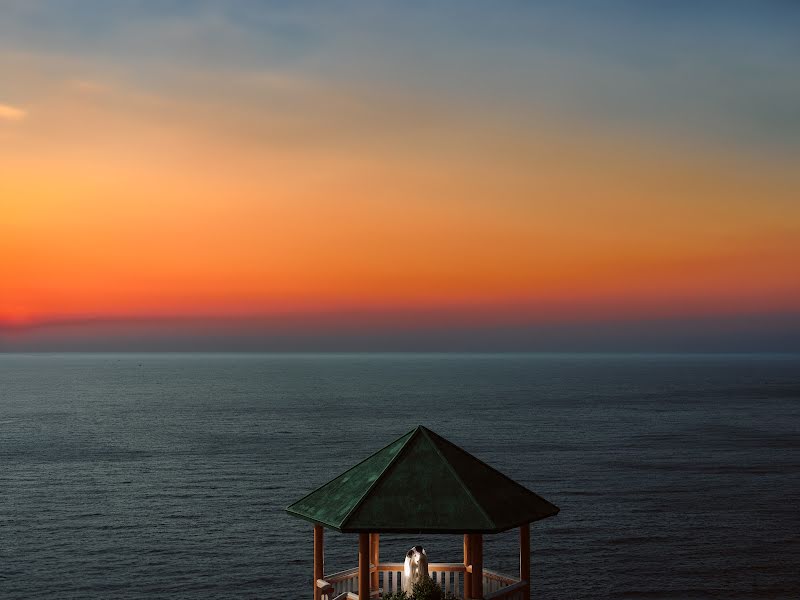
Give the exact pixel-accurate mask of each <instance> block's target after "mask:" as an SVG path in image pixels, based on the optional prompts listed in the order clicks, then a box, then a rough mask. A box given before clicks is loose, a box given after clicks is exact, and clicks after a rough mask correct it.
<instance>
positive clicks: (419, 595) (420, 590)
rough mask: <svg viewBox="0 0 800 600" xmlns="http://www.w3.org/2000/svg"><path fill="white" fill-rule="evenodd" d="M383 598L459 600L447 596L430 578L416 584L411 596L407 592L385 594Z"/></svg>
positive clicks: (388, 599)
mask: <svg viewBox="0 0 800 600" xmlns="http://www.w3.org/2000/svg"><path fill="white" fill-rule="evenodd" d="M381 598H382V599H383V600H457V598H456V597H455V596H453V595H452V594H450V593H447V594H446V595H445V593H444V592H443V591H442V588H440V587H439V586H438V585H436V582H434V581H433V579H431V578H430V577H426V578H424V579H422V580H420V581H418V582H417V583H415V584H414V587H413V589H412V590H411V596H409V595H408V594H406V593H405V592H395V593H393V594H384V595H383V596H381Z"/></svg>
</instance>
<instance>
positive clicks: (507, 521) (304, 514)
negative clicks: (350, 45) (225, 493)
mask: <svg viewBox="0 0 800 600" xmlns="http://www.w3.org/2000/svg"><path fill="white" fill-rule="evenodd" d="M286 510H287V512H288V513H289V514H292V515H294V516H297V517H300V518H303V519H307V520H310V521H313V522H315V523H319V524H322V525H326V526H328V527H331V528H333V529H337V530H339V531H353V532H355V531H362V532H363V531H371V532H429V533H437V532H438V533H467V532H471V533H478V532H484V533H492V532H499V531H505V530H506V529H510V528H512V527H516V526H518V525H521V524H523V523H529V522H531V521H536V520H539V519H543V518H546V517H549V516H553V515H555V514H556V513H558V507H556V506H554V505H553V504H551V503H549V502H548V501H547V500H545V499H544V498H541V497H540V496H538V495H536V494H534V493H533V492H531V491H530V490H528V489H526V488H525V487H523V486H522V485H521V484H519V483H517V482H515V481H513V480H511V479H510V478H508V477H506V476H505V475H503V474H502V473H500V472H499V471H497V470H495V469H493V468H492V467H490V466H488V465H487V464H486V463H484V462H482V461H480V460H479V459H477V458H475V457H474V456H472V455H471V454H469V453H468V452H467V451H466V450H463V449H462V448H460V447H458V446H456V445H455V444H453V443H452V442H450V441H448V440H446V439H445V438H443V437H442V436H440V435H439V434H437V433H436V432H434V431H432V430H431V429H428V428H427V427H425V426H423V425H418V426H417V427H415V428H414V429H412V430H411V431H409V432H408V433H406V434H405V435H403V436H401V437H399V438H397V439H396V440H395V441H394V442H392V443H391V444H389V445H388V446H386V447H384V448H382V449H381V450H379V451H377V452H376V453H374V454H373V455H371V456H369V457H368V458H366V459H365V460H363V461H361V462H360V463H358V464H357V465H355V466H354V467H352V468H350V469H348V470H347V471H345V472H344V473H342V474H341V475H340V476H339V477H337V478H335V479H333V480H332V481H330V482H328V483H326V484H325V485H323V486H322V487H320V488H318V489H317V490H315V491H314V492H311V493H310V494H308V495H307V496H305V497H304V498H302V499H301V500H298V501H297V502H295V503H294V504H292V505H291V506H289V507H288V508H287V509H286Z"/></svg>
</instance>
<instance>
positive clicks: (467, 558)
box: [464, 533, 472, 600]
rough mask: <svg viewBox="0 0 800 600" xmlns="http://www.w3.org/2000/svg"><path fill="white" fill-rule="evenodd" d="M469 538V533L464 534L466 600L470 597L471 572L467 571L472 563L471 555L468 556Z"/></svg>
mask: <svg viewBox="0 0 800 600" xmlns="http://www.w3.org/2000/svg"><path fill="white" fill-rule="evenodd" d="M471 538H472V536H471V535H470V534H468V533H465V534H464V598H465V599H466V600H469V599H470V598H472V574H471V573H470V572H469V569H470V565H471V564H472V557H471V556H470V540H471Z"/></svg>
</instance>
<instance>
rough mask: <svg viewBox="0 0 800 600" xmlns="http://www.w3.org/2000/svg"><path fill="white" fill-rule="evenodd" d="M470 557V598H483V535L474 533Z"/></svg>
mask: <svg viewBox="0 0 800 600" xmlns="http://www.w3.org/2000/svg"><path fill="white" fill-rule="evenodd" d="M470 547H471V552H470V555H471V557H472V597H473V598H483V535H482V534H480V533H476V534H475V535H473V536H472V543H471V544H470Z"/></svg>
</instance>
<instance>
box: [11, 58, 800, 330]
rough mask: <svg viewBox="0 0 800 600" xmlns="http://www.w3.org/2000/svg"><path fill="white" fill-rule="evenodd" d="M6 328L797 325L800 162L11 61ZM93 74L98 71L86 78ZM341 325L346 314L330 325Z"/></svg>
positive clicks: (636, 136)
mask: <svg viewBox="0 0 800 600" xmlns="http://www.w3.org/2000/svg"><path fill="white" fill-rule="evenodd" d="M0 73H2V75H3V79H4V80H6V81H8V80H9V79H14V80H15V81H16V82H17V86H18V90H21V92H19V93H18V94H17V95H16V96H14V97H8V98H7V97H3V96H0V257H2V258H1V259H0V260H1V261H2V263H1V265H0V270H1V271H2V273H1V274H2V283H0V286H1V287H0V290H1V291H2V293H0V324H3V325H4V326H6V327H11V328H20V327H23V328H24V327H28V326H36V325H38V324H42V323H47V322H53V321H70V320H81V319H125V318H130V319H136V318H143V317H147V318H152V317H158V318H161V317H169V318H172V317H180V318H184V317H206V316H213V317H223V318H224V317H235V318H241V317H247V316H253V317H259V316H269V315H279V314H285V313H292V314H298V313H299V314H302V313H304V312H308V313H309V314H311V313H313V314H319V313H330V314H331V315H335V314H336V313H348V312H352V311H365V313H369V312H381V311H401V312H402V311H410V312H411V313H414V312H420V311H422V312H425V311H433V312H434V313H437V314H440V313H441V312H442V311H444V312H449V313H450V314H452V315H460V317H459V318H463V319H465V320H477V321H478V322H486V323H491V322H536V321H542V320H550V321H552V320H560V321H570V320H581V319H587V318H592V319H594V318H599V319H607V318H614V319H619V318H623V319H624V318H634V317H636V318H639V317H670V316H682V315H687V316H697V315H704V314H737V313H765V312H797V311H798V310H800V277H798V264H800V202H798V200H797V199H798V198H800V169H797V168H796V167H797V165H796V164H795V163H794V162H793V160H790V159H788V158H787V156H786V155H785V154H784V155H777V156H775V155H769V154H768V153H758V152H752V151H751V150H749V149H747V148H743V147H740V146H736V145H731V144H729V143H726V142H724V141H722V140H719V139H714V138H710V137H705V138H696V137H686V136H681V135H674V134H672V133H671V132H669V131H668V128H664V129H657V128H643V127H635V126H630V125H625V124H622V125H617V124H614V123H610V122H608V120H603V119H599V118H597V119H595V118H583V119H578V118H574V116H570V115H567V114H558V113H557V112H554V111H552V110H550V109H547V108H542V107H540V106H537V105H535V104H533V105H531V107H530V108H529V109H525V110H522V109H517V110H520V111H521V113H520V114H524V116H525V118H524V119H520V118H517V116H515V114H507V113H506V112H504V111H498V110H494V109H493V107H492V106H491V105H485V104H482V103H480V102H475V103H469V102H467V101H464V102H458V101H454V98H453V97H449V96H446V95H442V94H433V93H431V94H429V93H428V91H427V90H426V89H425V88H424V86H422V85H418V86H417V87H414V84H413V83H408V84H406V86H405V87H404V88H403V94H398V93H397V90H396V89H394V88H393V86H392V84H391V82H386V81H383V82H380V83H379V84H376V85H374V86H364V85H361V84H359V83H358V82H355V83H354V82H349V83H345V82H337V81H336V80H331V79H326V78H324V77H313V76H311V75H309V74H307V73H295V72H286V70H278V71H277V72H274V73H271V74H270V73H268V74H264V73H261V74H253V73H252V72H249V71H241V72H239V71H235V70H220V71H216V72H210V71H203V70H198V71H193V72H191V73H190V74H188V75H185V76H183V77H182V78H176V79H175V80H171V81H170V83H169V84H168V85H167V84H161V85H153V84H145V83H142V82H141V81H139V80H137V79H136V78H135V77H132V76H128V75H126V73H125V71H124V70H121V69H118V68H117V69H115V68H111V67H109V66H108V65H102V68H101V67H98V66H97V65H96V64H94V63H92V62H87V61H86V59H85V58H84V59H78V58H75V59H71V60H67V59H64V58H63V57H60V58H56V57H53V56H52V55H42V54H36V53H30V52H20V53H19V54H18V55H16V56H11V57H8V56H7V57H6V58H4V59H2V60H1V61H0ZM87 74H88V75H90V77H86V75H87ZM331 318H332V319H335V316H332V317H331Z"/></svg>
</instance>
